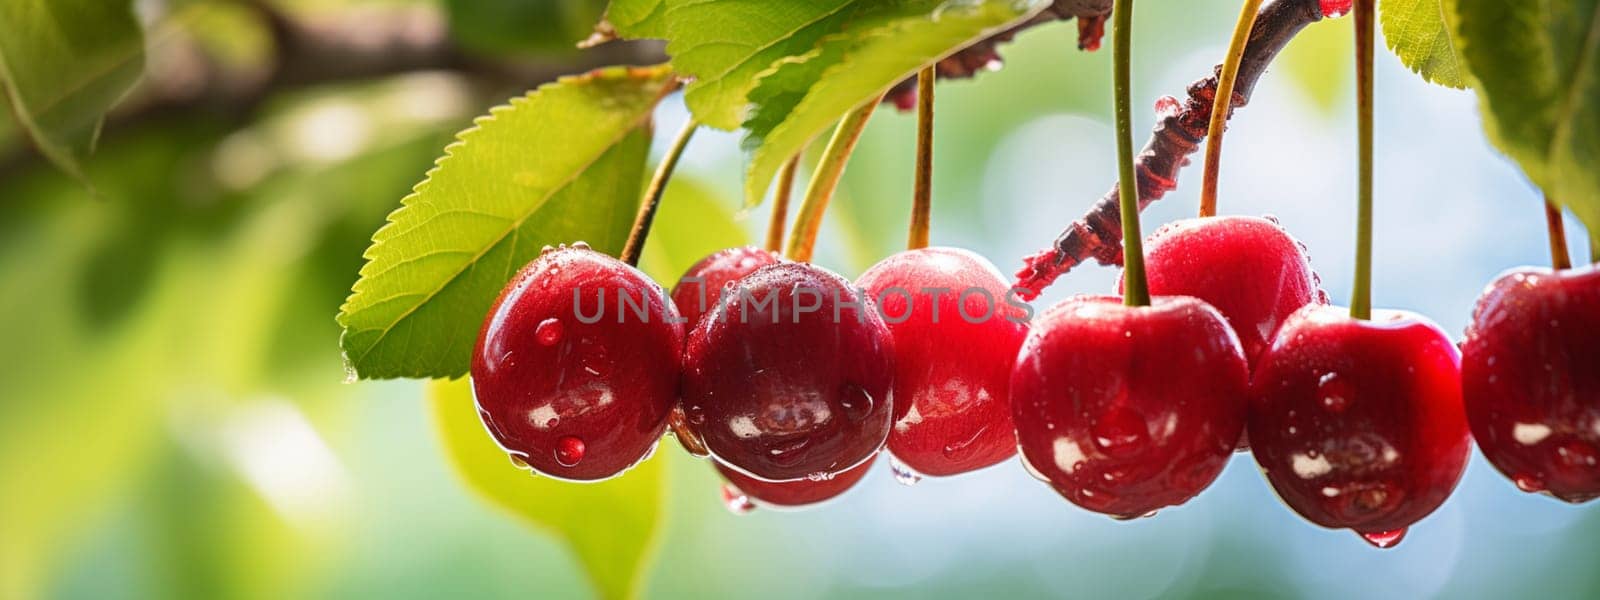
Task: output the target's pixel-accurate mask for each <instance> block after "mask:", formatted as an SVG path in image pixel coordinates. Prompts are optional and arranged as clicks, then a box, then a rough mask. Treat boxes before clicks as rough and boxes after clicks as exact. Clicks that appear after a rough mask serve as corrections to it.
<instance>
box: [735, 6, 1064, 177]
mask: <svg viewBox="0 0 1600 600" xmlns="http://www.w3.org/2000/svg"><path fill="white" fill-rule="evenodd" d="M1046 5H1047V3H1046V2H1043V1H1041V0H1028V1H1014V0H971V1H967V2H959V3H918V2H909V3H905V4H902V5H899V6H897V7H896V8H895V10H893V11H887V12H881V13H877V14H873V15H868V16H865V17H864V18H862V19H859V20H858V21H857V22H853V23H851V25H850V28H849V31H846V32H844V33H841V34H838V35H833V36H829V37H828V38H827V39H824V40H823V41H822V42H821V43H820V44H819V46H818V47H817V48H816V49H814V50H812V51H811V52H810V53H808V54H806V55H804V56H801V57H797V58H793V59H786V60H784V61H782V62H781V63H780V64H778V65H777V66H775V67H773V68H772V69H769V70H768V71H766V72H765V73H764V74H763V75H762V76H761V78H760V80H759V81H758V83H757V86H756V88H755V89H753V90H752V91H751V92H750V95H749V97H750V101H751V103H752V104H753V105H754V106H755V108H754V110H753V111H752V112H751V114H750V117H749V119H748V120H747V121H746V122H745V124H744V126H745V129H747V130H748V134H747V135H746V136H745V139H744V146H745V149H746V151H747V152H749V154H750V160H749V165H748V167H747V169H746V171H745V190H744V192H745V193H744V196H745V206H754V205H757V204H760V203H761V198H762V196H764V195H766V191H767V187H768V184H770V183H771V181H772V178H773V176H774V175H775V174H776V173H777V171H778V168H779V167H780V166H782V164H783V163H784V161H787V160H789V158H790V157H793V156H794V155H795V153H796V152H799V151H800V149H801V148H803V147H805V145H806V143H808V142H810V141H811V140H812V139H813V138H815V137H816V136H817V135H818V134H820V133H822V132H823V131H824V130H826V129H827V127H828V126H829V125H830V124H832V123H833V122H834V121H837V120H838V119H839V118H840V117H841V116H843V115H844V114H845V113H846V112H849V111H850V110H852V109H854V108H855V107H857V106H860V105H861V104H862V103H863V102H868V101H873V100H875V99H877V98H878V97H880V96H882V95H883V93H884V92H886V91H888V89H889V88H890V87H893V86H894V85H895V84H896V83H898V82H900V81H902V80H904V79H905V78H907V77H909V76H911V75H912V74H914V73H916V72H917V70H918V69H921V68H922V67H923V66H925V65H928V64H932V63H934V62H936V61H938V60H939V59H942V58H944V57H945V56H948V55H950V54H952V53H954V52H956V51H958V50H960V49H962V48H964V47H966V46H968V45H970V44H971V43H973V42H976V41H978V40H981V39H983V38H985V37H988V36H990V35H993V34H995V33H997V32H999V31H1002V30H1004V29H1006V28H1007V27H1010V26H1011V25H1012V24H1014V23H1016V22H1018V21H1021V20H1023V19H1027V18H1028V17H1030V16H1032V15H1033V14H1034V13H1035V12H1038V11H1039V10H1040V9H1042V8H1044V7H1045V6H1046Z"/></svg>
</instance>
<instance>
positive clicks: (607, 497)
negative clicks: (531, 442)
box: [428, 379, 667, 598]
mask: <svg viewBox="0 0 1600 600" xmlns="http://www.w3.org/2000/svg"><path fill="white" fill-rule="evenodd" d="M428 392H429V393H428V396H429V400H428V403H429V405H430V407H431V412H432V413H433V423H434V429H435V431H437V432H438V437H439V443H440V445H442V446H443V447H444V452H445V455H446V456H448V457H449V461H450V464H451V465H452V466H453V467H454V468H455V471H456V473H457V474H458V475H460V476H461V479H462V480H463V481H465V483H466V484H467V487H470V488H472V490H473V491H475V492H477V493H478V494H479V495H481V496H483V498H484V499H485V500H487V501H489V503H491V504H494V505H495V506H498V507H500V508H501V509H503V510H505V511H507V512H509V513H511V514H512V515H515V516H516V517H517V518H519V519H520V520H522V521H524V522H526V523H528V524H529V525H532V526H534V527H535V528H537V529H539V530H542V531H545V532H548V533H550V534H553V535H555V536H557V537H559V538H561V540H562V541H564V542H566V544H567V545H568V546H569V547H570V548H571V549H572V552H573V554H574V555H575V556H576V558H577V559H578V563H579V564H580V565H582V567H583V569H584V572H585V573H587V574H588V576H589V579H590V581H592V582H593V583H594V585H595V589H596V591H597V592H599V596H600V597H602V598H627V597H631V596H633V595H634V593H635V592H636V591H637V590H638V589H639V587H640V586H641V584H642V583H643V581H644V575H645V573H646V571H647V567H648V566H649V563H650V561H651V559H652V558H653V556H654V554H655V552H656V549H657V547H658V543H657V542H658V540H659V537H660V532H661V529H662V522H663V515H662V502H663V500H664V498H665V490H666V485H667V476H666V462H667V461H666V460H665V459H663V458H662V457H660V456H656V457H653V458H651V459H648V460H646V461H644V462H643V463H640V464H639V465H638V466H635V467H634V468H632V469H629V470H628V472H627V473H624V474H623V475H622V476H620V477H616V478H614V479H608V480H605V481H601V482H598V483H572V482H563V481H557V480H554V479H550V478H546V477H537V476H533V475H529V474H528V472H527V471H523V470H520V469H517V468H516V467H514V466H513V465H512V464H511V460H510V459H509V458H507V457H506V453H505V451H504V450H501V449H500V447H499V446H498V445H496V444H495V442H494V440H493V439H491V438H490V437H489V434H488V432H487V431H485V430H484V428H483V421H481V420H480V419H479V418H478V410H477V406H476V405H475V403H474V402H473V399H472V388H471V386H470V385H469V384H468V383H467V380H465V379H460V380H455V381H434V382H430V383H429V384H428ZM533 591H534V592H537V590H533ZM534 595H538V594H537V593H535V594H534Z"/></svg>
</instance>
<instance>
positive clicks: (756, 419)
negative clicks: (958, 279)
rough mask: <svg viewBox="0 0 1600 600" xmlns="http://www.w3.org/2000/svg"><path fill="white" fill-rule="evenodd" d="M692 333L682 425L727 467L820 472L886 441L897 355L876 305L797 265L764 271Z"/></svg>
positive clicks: (774, 477)
mask: <svg viewBox="0 0 1600 600" xmlns="http://www.w3.org/2000/svg"><path fill="white" fill-rule="evenodd" d="M735 287H736V288H737V289H736V290H735V291H733V292H731V293H730V294H727V295H726V297H724V298H723V299H722V301H721V302H719V303H718V304H717V306H716V308H715V309H713V310H712V312H711V313H710V314H708V315H706V316H705V317H704V318H703V319H701V321H700V323H699V324H698V325H696V326H695V328H694V330H693V331H692V332H691V333H690V334H689V344H688V347H687V351H686V352H685V354H684V372H683V408H684V413H685V421H686V422H687V424H688V428H689V429H690V430H692V431H693V433H694V434H695V436H696V437H697V438H699V439H700V440H703V441H704V444H705V447H706V449H707V450H708V451H709V452H710V453H711V455H712V456H713V457H714V458H715V459H716V460H718V461H719V462H721V463H722V464H724V465H727V466H730V467H733V468H735V469H737V470H739V471H741V472H743V473H745V474H746V475H750V476H752V477H755V478H758V479H764V480H767V481H793V480H796V479H806V478H808V477H809V478H814V479H815V478H822V477H826V476H828V475H831V474H837V473H840V472H843V471H844V470H846V469H849V468H851V467H854V466H856V465H858V464H861V463H862V462H863V461H866V460H867V459H868V458H869V457H871V456H872V455H873V453H875V452H877V451H878V449H879V448H881V447H882V446H883V441H884V438H885V437H886V436H888V433H889V421H890V417H891V416H892V413H893V402H892V396H891V391H890V385H891V384H892V380H893V377H894V352H893V345H892V340H891V339H890V338H889V330H888V328H887V327H885V326H884V324H883V320H882V318H881V317H880V316H879V314H878V310H877V307H876V306H875V305H874V304H873V303H872V301H871V300H870V299H869V298H867V297H866V296H865V295H863V294H861V293H860V291H859V290H857V289H855V288H853V287H851V286H850V283H849V282H848V281H845V280H844V279H843V278H841V277H839V276H838V275H835V274H833V273H831V272H829V271H827V270H825V269H822V268H820V267H816V266H813V265H809V264H803V263H782V264H776V265H771V266H768V267H764V268H762V269H760V270H758V271H756V272H755V273H752V274H750V275H748V276H746V277H745V278H744V279H743V280H741V281H740V282H739V283H738V284H736V286H735Z"/></svg>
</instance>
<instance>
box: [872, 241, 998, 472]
mask: <svg viewBox="0 0 1600 600" xmlns="http://www.w3.org/2000/svg"><path fill="white" fill-rule="evenodd" d="M856 285H858V286H860V287H861V288H862V289H865V290H866V291H867V293H868V294H871V295H872V297H873V298H874V299H875V300H876V301H877V302H878V306H879V307H880V310H881V311H882V312H883V316H884V321H885V322H886V323H887V324H888V326H889V332H890V334H892V335H893V336H894V346H895V374H894V398H895V403H894V429H892V430H891V431H890V432H889V442H888V449H889V452H890V453H891V454H893V455H894V457H895V458H896V459H898V460H899V461H900V462H901V463H902V464H904V465H905V466H907V467H910V468H911V470H913V471H916V472H917V473H920V474H923V475H932V476H946V475H955V474H958V473H965V472H967V471H972V470H975V469H980V468H983V467H987V466H989V465H993V464H995V463H998V462H1000V461H1003V460H1005V459H1007V458H1010V457H1011V456H1012V455H1013V454H1015V453H1016V448H1017V436H1016V429H1015V428H1014V427H1012V425H1011V404H1010V400H1009V398H1010V387H1011V365H1012V363H1013V362H1014V361H1015V360H1016V357H1017V349H1018V348H1019V347H1021V346H1022V338H1023V337H1024V336H1026V335H1027V334H1028V327H1027V324H1026V322H1027V316H1028V315H1027V313H1026V312H1025V309H1026V308H1027V306H1026V305H1025V304H1022V303H1021V301H1020V300H1017V299H1016V298H1014V297H1012V296H1010V295H1009V294H1010V290H1009V288H1008V286H1007V284H1006V282H1005V278H1004V275H1001V273H1000V270H999V269H997V268H995V266H994V264H993V263H990V262H989V261H988V260H987V259H985V258H983V257H982V256H979V255H977V254H974V253H972V252H969V251H967V250H961V249H956V248H923V249H920V250H910V251H906V252H901V253H899V254H896V255H894V256H890V257H889V258H886V259H884V260H883V261H882V262H879V263H878V264H876V265H874V266H873V267H872V268H871V269H869V270H868V271H867V272H866V273H864V274H862V275H861V277H860V278H859V279H857V280H856Z"/></svg>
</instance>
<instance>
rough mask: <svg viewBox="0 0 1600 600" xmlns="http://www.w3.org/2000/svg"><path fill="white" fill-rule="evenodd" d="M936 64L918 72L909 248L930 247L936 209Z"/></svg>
mask: <svg viewBox="0 0 1600 600" xmlns="http://www.w3.org/2000/svg"><path fill="white" fill-rule="evenodd" d="M936 77H937V74H936V73H935V71H934V68H933V65H928V66H927V67H924V68H923V69H922V70H921V71H919V72H917V180H916V184H915V187H914V188H913V192H912V197H911V235H910V237H909V238H908V240H907V241H906V249H908V250H916V249H919V248H927V247H928V230H929V229H930V228H931V227H932V225H931V224H930V223H931V218H932V217H931V215H932V213H933V81H934V79H935V78H936Z"/></svg>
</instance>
